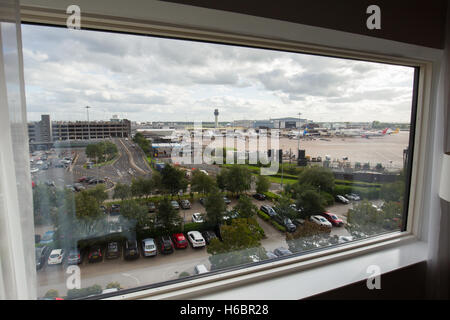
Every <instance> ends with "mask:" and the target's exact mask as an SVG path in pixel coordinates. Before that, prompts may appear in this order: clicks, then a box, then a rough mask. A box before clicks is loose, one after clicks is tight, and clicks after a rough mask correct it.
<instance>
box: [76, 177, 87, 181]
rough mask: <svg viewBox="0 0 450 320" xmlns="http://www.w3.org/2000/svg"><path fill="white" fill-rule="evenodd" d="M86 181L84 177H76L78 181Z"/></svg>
mask: <svg viewBox="0 0 450 320" xmlns="http://www.w3.org/2000/svg"><path fill="white" fill-rule="evenodd" d="M84 181H86V177H81V178H80V179H78V182H84Z"/></svg>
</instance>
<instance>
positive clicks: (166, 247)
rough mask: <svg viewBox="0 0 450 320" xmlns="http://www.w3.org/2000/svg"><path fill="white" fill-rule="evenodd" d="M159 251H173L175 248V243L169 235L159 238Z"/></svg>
mask: <svg viewBox="0 0 450 320" xmlns="http://www.w3.org/2000/svg"><path fill="white" fill-rule="evenodd" d="M158 243H159V251H160V252H161V253H164V254H166V253H172V252H173V249H174V245H173V242H172V240H171V239H170V237H169V236H161V237H160V238H159V241H158Z"/></svg>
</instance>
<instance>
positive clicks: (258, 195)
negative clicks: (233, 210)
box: [253, 193, 266, 201]
mask: <svg viewBox="0 0 450 320" xmlns="http://www.w3.org/2000/svg"><path fill="white" fill-rule="evenodd" d="M253 198H255V199H256V200H261V201H263V200H266V196H265V195H263V194H262V193H255V194H254V195H253Z"/></svg>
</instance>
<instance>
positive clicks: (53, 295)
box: [44, 289, 59, 298]
mask: <svg viewBox="0 0 450 320" xmlns="http://www.w3.org/2000/svg"><path fill="white" fill-rule="evenodd" d="M57 297H59V292H58V290H55V289H50V290H48V291H47V293H46V294H45V296H44V298H57Z"/></svg>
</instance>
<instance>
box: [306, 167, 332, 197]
mask: <svg viewBox="0 0 450 320" xmlns="http://www.w3.org/2000/svg"><path fill="white" fill-rule="evenodd" d="M298 181H299V183H300V184H307V185H311V186H313V187H315V188H317V189H319V190H320V191H325V192H328V193H332V192H333V188H334V175H333V172H332V171H331V170H330V169H327V168H323V167H311V168H308V169H305V170H302V172H301V173H300V174H299V176H298Z"/></svg>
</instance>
